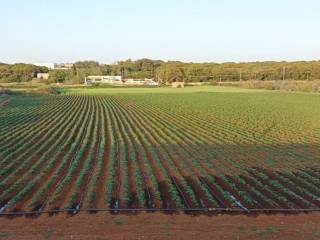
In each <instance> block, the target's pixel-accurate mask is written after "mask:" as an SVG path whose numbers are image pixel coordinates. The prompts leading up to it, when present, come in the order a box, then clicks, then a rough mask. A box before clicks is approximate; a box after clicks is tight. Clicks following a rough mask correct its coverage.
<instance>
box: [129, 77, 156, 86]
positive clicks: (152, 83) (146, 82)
mask: <svg viewBox="0 0 320 240" xmlns="http://www.w3.org/2000/svg"><path fill="white" fill-rule="evenodd" d="M123 82H124V84H126V85H132V86H137V85H147V86H158V83H157V82H155V81H153V79H150V78H145V79H133V78H128V79H124V80H123Z"/></svg>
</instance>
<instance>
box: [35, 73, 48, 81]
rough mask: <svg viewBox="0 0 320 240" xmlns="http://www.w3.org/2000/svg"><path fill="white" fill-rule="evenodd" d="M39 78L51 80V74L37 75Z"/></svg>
mask: <svg viewBox="0 0 320 240" xmlns="http://www.w3.org/2000/svg"><path fill="white" fill-rule="evenodd" d="M37 78H39V79H44V80H47V79H49V73H37Z"/></svg>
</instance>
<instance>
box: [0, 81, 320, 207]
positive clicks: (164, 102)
mask: <svg viewBox="0 0 320 240" xmlns="http://www.w3.org/2000/svg"><path fill="white" fill-rule="evenodd" d="M319 166H320V95H319V94H302V93H284V92H268V91H257V90H255V91H254V90H241V89H233V88H221V87H220V88H219V87H187V88H184V89H171V88H155V89H148V88H131V89H130V88H77V89H75V88H74V89H63V90H62V91H61V94H59V95H52V96H49V95H40V96H39V95H16V96H14V95H12V96H11V95H10V96H1V97H0V212H1V213H4V212H14V211H39V212H41V211H44V210H52V209H66V208H67V209H71V210H72V211H74V212H77V211H78V210H79V209H109V208H111V209H119V210H120V209H128V208H131V209H198V208H199V209H200V208H201V209H208V208H215V209H234V210H237V209H238V210H241V211H248V210H250V209H291V210H296V209H319V207H320V167H319Z"/></svg>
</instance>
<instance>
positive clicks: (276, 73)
mask: <svg viewBox="0 0 320 240" xmlns="http://www.w3.org/2000/svg"><path fill="white" fill-rule="evenodd" d="M46 72H49V75H50V77H49V80H47V81H48V82H49V83H50V82H68V83H82V82H83V81H84V78H85V77H86V76H89V75H121V76H123V77H124V78H135V79H137V78H139V79H141V78H154V79H155V80H156V81H159V82H162V83H170V82H174V81H185V82H228V81H248V80H260V81H267V80H283V79H285V80H319V79H320V61H298V62H273V61H269V62H248V63H234V62H227V63H221V64H218V63H184V62H178V61H168V62H164V61H161V60H150V59H140V60H136V61H132V60H130V59H129V60H125V61H119V62H117V63H116V64H100V63H98V62H95V61H81V62H76V63H75V64H74V65H73V67H72V68H71V69H69V70H49V69H48V68H46V67H38V66H35V65H31V64H20V63H19V64H12V65H10V64H1V63H0V81H1V82H25V81H31V80H32V79H34V78H35V77H36V75H37V73H46Z"/></svg>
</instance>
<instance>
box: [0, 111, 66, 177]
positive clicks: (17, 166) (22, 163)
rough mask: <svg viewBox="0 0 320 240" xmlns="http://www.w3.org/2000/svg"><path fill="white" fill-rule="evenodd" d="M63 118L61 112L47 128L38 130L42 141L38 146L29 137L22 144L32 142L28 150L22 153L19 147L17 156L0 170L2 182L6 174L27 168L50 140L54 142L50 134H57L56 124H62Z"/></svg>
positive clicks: (11, 174)
mask: <svg viewBox="0 0 320 240" xmlns="http://www.w3.org/2000/svg"><path fill="white" fill-rule="evenodd" d="M64 118H65V117H64V115H62V114H60V115H58V116H56V117H55V119H54V120H53V121H52V122H51V123H50V124H47V126H48V127H49V130H47V129H45V128H44V129H43V130H40V131H39V135H40V136H42V137H41V138H40V139H39V140H40V141H41V143H42V145H41V146H40V147H39V146H37V144H36V143H35V142H33V141H32V140H31V139H29V142H28V144H25V145H23V146H25V147H27V146H29V145H30V144H33V145H32V146H29V150H27V152H24V153H23V150H22V149H20V148H19V150H20V151H19V156H18V157H17V158H15V159H11V162H10V163H9V164H7V165H5V167H3V168H2V169H1V170H0V177H1V178H2V182H5V177H6V176H7V175H8V174H9V176H15V175H17V173H19V172H20V171H22V170H24V169H27V168H28V166H29V165H30V164H31V163H32V161H35V160H36V159H37V156H39V155H42V152H43V151H45V150H46V149H47V148H48V147H49V146H50V145H51V144H52V142H54V138H52V136H53V135H58V134H59V132H57V130H56V128H55V127H56V125H58V126H60V125H61V124H63V123H64V121H65V119H64ZM10 156H11V154H9V155H8V157H10ZM25 156H27V157H25ZM8 159H10V158H8Z"/></svg>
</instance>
